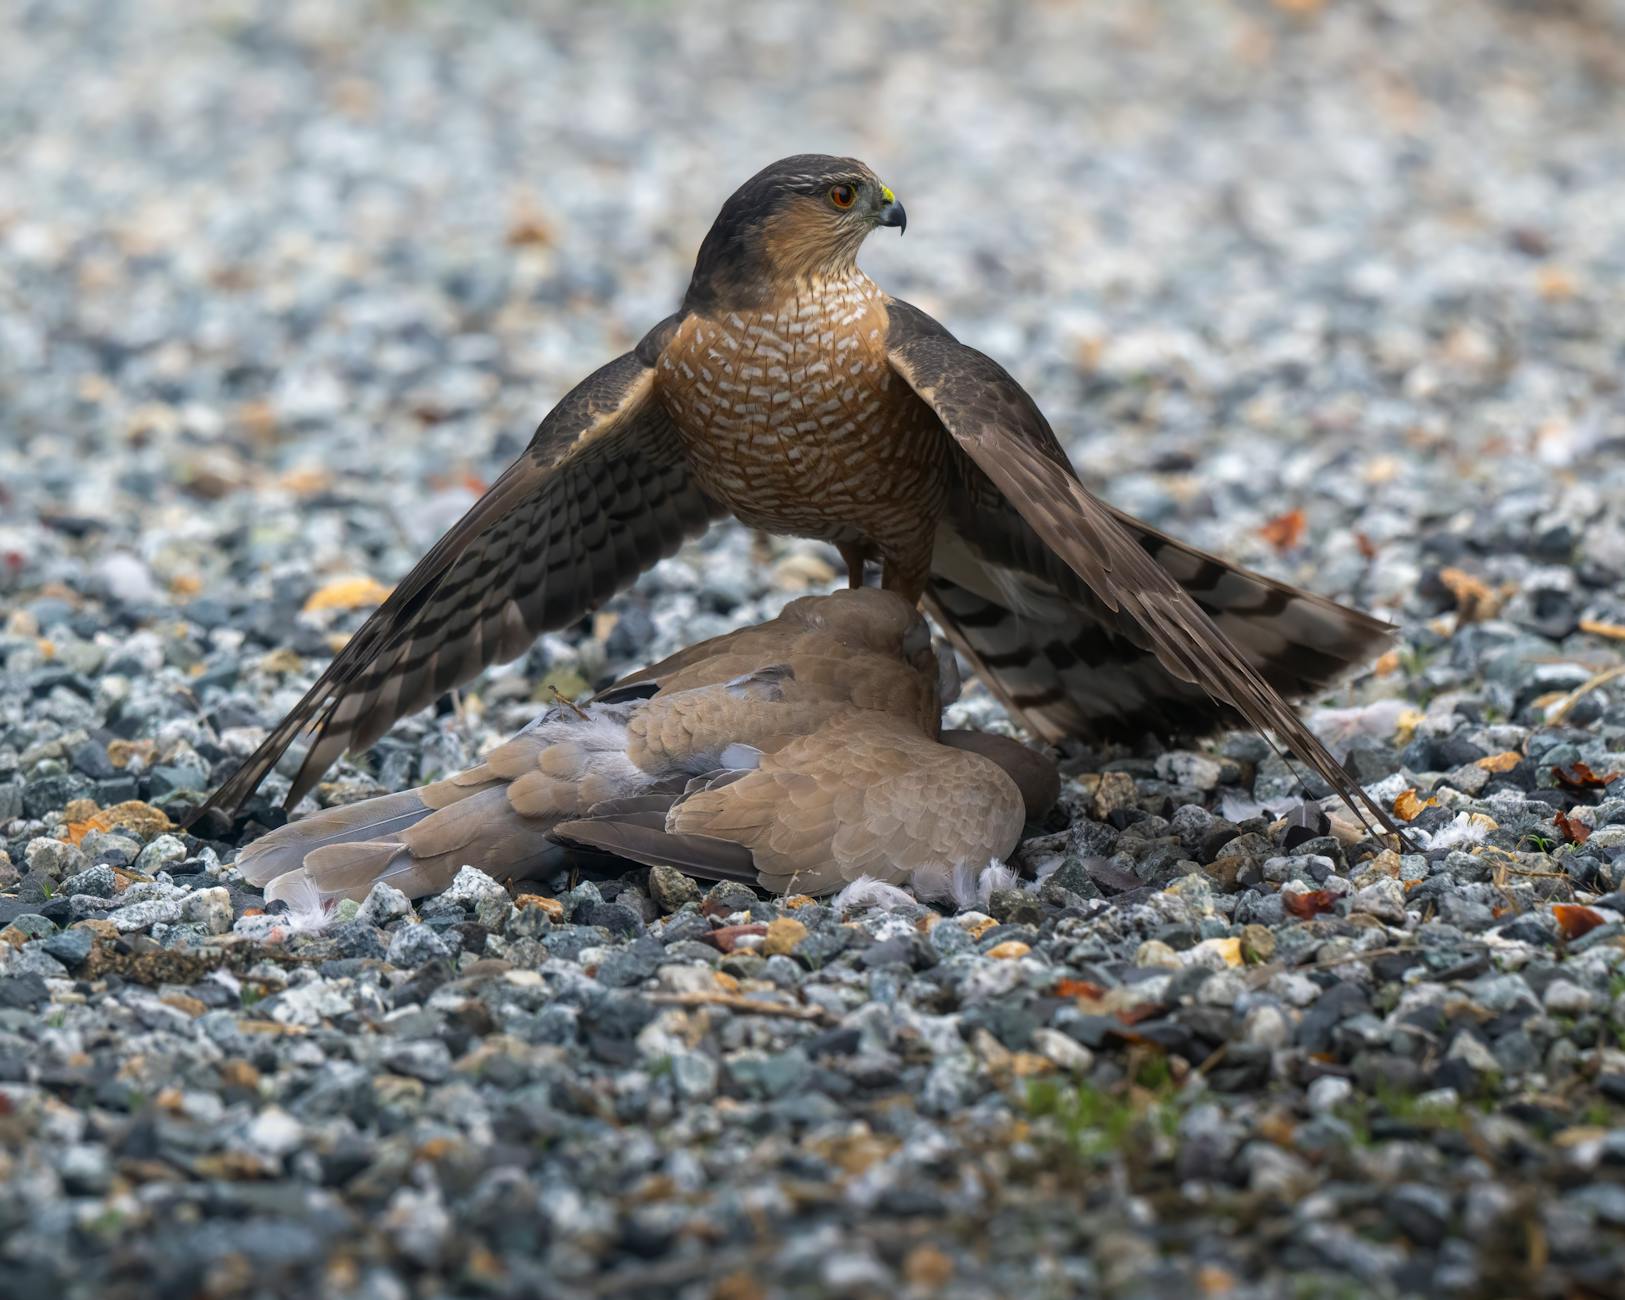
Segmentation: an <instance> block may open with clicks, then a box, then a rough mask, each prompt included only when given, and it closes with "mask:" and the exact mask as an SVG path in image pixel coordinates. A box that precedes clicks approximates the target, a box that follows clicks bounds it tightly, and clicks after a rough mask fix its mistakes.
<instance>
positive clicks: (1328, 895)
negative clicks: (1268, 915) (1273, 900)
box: [1281, 889, 1337, 921]
mask: <svg viewBox="0 0 1625 1300" xmlns="http://www.w3.org/2000/svg"><path fill="white" fill-rule="evenodd" d="M1281 906H1283V907H1284V908H1286V910H1287V911H1288V912H1290V913H1292V915H1293V916H1295V917H1297V918H1298V919H1299V920H1300V921H1309V920H1313V919H1314V918H1315V917H1317V916H1320V915H1322V914H1323V913H1326V912H1330V911H1332V910H1333V909H1335V908H1336V907H1337V895H1336V894H1334V893H1332V891H1331V890H1329V889H1311V890H1310V891H1308V892H1307V893H1303V894H1282V895H1281Z"/></svg>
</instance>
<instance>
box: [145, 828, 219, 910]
mask: <svg viewBox="0 0 1625 1300" xmlns="http://www.w3.org/2000/svg"><path fill="white" fill-rule="evenodd" d="M165 838H168V837H167V836H166V837H165ZM178 842H179V841H177V843H178ZM149 847H150V846H149ZM232 916H233V913H232V907H231V891H230V890H228V889H226V888H225V887H224V886H221V885H216V886H214V887H213V888H211V889H198V890H194V891H193V892H192V893H190V894H188V895H186V897H185V898H184V899H183V900H182V901H181V919H182V920H186V921H192V922H195V923H196V924H199V925H201V926H202V927H203V928H204V929H205V930H207V931H208V932H209V933H210V934H225V933H226V932H227V931H229V930H230V929H231V922H232Z"/></svg>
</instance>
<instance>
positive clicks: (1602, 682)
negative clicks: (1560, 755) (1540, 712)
mask: <svg viewBox="0 0 1625 1300" xmlns="http://www.w3.org/2000/svg"><path fill="white" fill-rule="evenodd" d="M1619 677H1625V664H1620V665H1618V666H1617V667H1614V668H1610V669H1609V670H1608V671H1607V672H1602V673H1598V674H1597V675H1596V676H1595V677H1593V678H1592V679H1591V680H1590V681H1588V682H1584V683H1582V684H1581V685H1579V686H1576V687H1575V688H1574V689H1573V690H1572V691H1570V692H1569V693H1568V694H1567V695H1566V696H1564V698H1563V699H1562V700H1561V701H1559V702H1558V703H1557V704H1556V705H1555V706H1554V707H1553V708H1552V710H1551V712H1549V713H1548V714H1547V715H1546V725H1547V726H1548V727H1554V726H1556V725H1557V724H1558V723H1559V722H1561V721H1563V719H1564V718H1566V717H1568V716H1569V714H1570V712H1572V711H1573V709H1574V706H1575V705H1576V704H1578V703H1579V702H1580V699H1581V697H1582V696H1585V695H1589V694H1591V692H1592V691H1594V690H1596V689H1597V688H1598V687H1599V686H1606V685H1608V683H1609V682H1611V681H1614V680H1615V679H1616V678H1619Z"/></svg>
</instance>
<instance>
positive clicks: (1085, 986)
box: [1052, 979, 1106, 999]
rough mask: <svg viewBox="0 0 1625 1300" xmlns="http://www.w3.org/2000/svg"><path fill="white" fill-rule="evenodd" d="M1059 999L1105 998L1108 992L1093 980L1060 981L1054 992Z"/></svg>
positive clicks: (1056, 983)
mask: <svg viewBox="0 0 1625 1300" xmlns="http://www.w3.org/2000/svg"><path fill="white" fill-rule="evenodd" d="M1052 991H1053V992H1054V994H1055V996H1056V997H1058V998H1090V999H1094V998H1103V997H1105V996H1106V990H1105V989H1104V988H1102V987H1101V986H1100V985H1099V984H1096V983H1095V982H1094V981H1093V980H1079V979H1059V980H1056V981H1055V988H1054V989H1053V990H1052Z"/></svg>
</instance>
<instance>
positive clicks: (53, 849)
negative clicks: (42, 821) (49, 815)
mask: <svg viewBox="0 0 1625 1300" xmlns="http://www.w3.org/2000/svg"><path fill="white" fill-rule="evenodd" d="M23 853H24V857H25V858H26V859H27V862H28V870H29V871H30V872H37V873H38V874H40V875H42V876H45V877H47V878H48V879H51V880H61V879H62V878H63V877H64V876H72V875H73V874H74V873H75V872H80V871H83V870H84V869H85V865H86V863H85V855H84V852H83V851H82V850H81V849H80V848H79V846H78V845H77V844H69V843H68V842H67V841H66V840H54V839H51V838H50V837H48V836H43V835H42V836H39V837H37V838H35V839H32V840H29V841H28V847H27V848H26V849H25V850H24V851H23Z"/></svg>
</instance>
